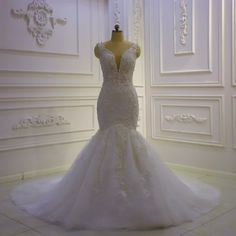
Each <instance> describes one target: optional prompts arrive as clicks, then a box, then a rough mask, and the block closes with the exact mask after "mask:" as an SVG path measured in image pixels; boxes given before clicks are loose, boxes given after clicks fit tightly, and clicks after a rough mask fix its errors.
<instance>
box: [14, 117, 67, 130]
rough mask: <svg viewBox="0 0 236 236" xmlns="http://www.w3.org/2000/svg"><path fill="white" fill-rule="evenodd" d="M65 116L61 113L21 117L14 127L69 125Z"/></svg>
mask: <svg viewBox="0 0 236 236" xmlns="http://www.w3.org/2000/svg"><path fill="white" fill-rule="evenodd" d="M69 124H70V122H68V121H67V120H66V119H65V118H64V117H63V116H60V115H36V116H30V117H26V118H23V119H21V120H20V121H19V122H18V123H17V124H16V125H13V126H12V129H14V130H16V129H27V128H38V127H50V126H62V125H69Z"/></svg>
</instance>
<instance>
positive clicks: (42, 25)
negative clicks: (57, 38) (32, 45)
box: [11, 0, 67, 46]
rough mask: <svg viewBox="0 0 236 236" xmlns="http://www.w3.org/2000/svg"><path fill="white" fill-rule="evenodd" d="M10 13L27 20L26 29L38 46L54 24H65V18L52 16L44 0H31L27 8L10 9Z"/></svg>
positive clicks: (51, 11)
mask: <svg viewBox="0 0 236 236" xmlns="http://www.w3.org/2000/svg"><path fill="white" fill-rule="evenodd" d="M11 12H12V15H13V16H15V17H19V18H24V19H25V20H26V22H27V27H28V31H29V32H30V33H31V34H32V36H33V37H34V38H35V39H36V42H37V43H38V45H40V46H44V45H45V43H46V42H47V40H48V39H49V37H50V36H52V34H53V30H54V27H55V25H56V24H60V25H65V24H66V23H67V19H66V18H63V19H62V18H55V17H53V16H52V15H53V9H52V7H51V6H49V5H48V4H47V3H46V1H45V0H33V1H32V2H31V3H29V4H28V6H27V10H23V9H19V10H15V9H11Z"/></svg>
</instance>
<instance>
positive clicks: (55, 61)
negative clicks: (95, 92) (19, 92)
mask: <svg viewBox="0 0 236 236" xmlns="http://www.w3.org/2000/svg"><path fill="white" fill-rule="evenodd" d="M13 2H14V1H13ZM29 2H32V0H31V1H28V3H29ZM47 2H49V3H50V5H52V2H51V1H47ZM53 2H54V1H53ZM4 4H5V5H4V6H3V7H2V8H0V15H1V19H4V21H3V20H2V21H0V28H2V29H6V30H4V31H3V34H1V35H0V86H2V87H8V86H9V87H14V86H17V87H18V86H21V87H24V86H31V87H38V86H46V87H47V86H53V85H55V86H58V87H62V86H67V87H74V86H77V87H86V86H87V87H100V86H101V77H100V67H99V61H98V60H97V58H96V57H95V56H94V53H93V50H92V49H93V48H94V46H95V45H96V43H97V42H99V41H101V37H104V36H103V35H104V32H105V30H107V25H106V24H104V22H107V13H106V12H105V11H106V9H107V6H106V0H95V1H94V0H88V1H83V0H71V1H70V4H66V8H65V6H64V5H65V2H64V1H63V0H58V1H56V2H55V4H53V5H52V6H53V9H54V12H58V14H60V15H61V16H62V18H63V17H64V16H66V17H67V15H66V14H67V12H70V16H69V20H68V21H67V23H66V26H65V27H58V28H54V30H53V32H54V33H53V37H51V38H50V40H48V41H47V43H46V44H45V45H44V46H43V47H42V46H41V47H39V46H38V45H37V44H36V43H32V38H31V37H28V35H27V34H25V32H26V31H27V30H26V25H25V24H24V21H23V20H21V21H22V22H21V21H19V22H17V21H16V20H15V19H14V18H13V17H12V15H11V14H9V13H10V12H11V9H24V2H23V3H22V1H18V2H17V3H16V4H12V1H6V2H5V3H4ZM64 8H65V10H66V11H65V10H64ZM15 11H17V10H15ZM18 11H20V10H18ZM26 11H27V10H26ZM16 17H17V16H16ZM52 17H54V16H52ZM55 19H57V18H56V17H55V18H54V23H55ZM84 22H87V24H88V27H86V28H84V29H83V30H80V29H81V28H83V27H84V25H83V24H84ZM33 23H34V22H33ZM48 24H49V25H50V22H49V21H48ZM16 28H17V30H16ZM62 29H63V30H62ZM16 32H17V37H15V34H16ZM99 37H100V39H99Z"/></svg>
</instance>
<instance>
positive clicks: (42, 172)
mask: <svg viewBox="0 0 236 236" xmlns="http://www.w3.org/2000/svg"><path fill="white" fill-rule="evenodd" d="M166 164H167V165H168V167H169V168H170V169H172V170H177V171H186V172H191V173H197V174H202V175H206V176H218V177H223V178H230V179H235V180H236V173H231V172H224V171H218V170H210V169H204V168H198V167H193V166H186V165H180V164H174V163H170V162H166ZM69 168H70V165H64V166H57V167H55V168H49V169H42V170H35V171H28V172H23V173H19V174H15V175H8V176H3V177H0V184H1V183H7V182H14V181H20V180H25V179H30V178H36V177H40V176H46V175H53V174H57V173H63V172H65V171H67V170H68V169H69Z"/></svg>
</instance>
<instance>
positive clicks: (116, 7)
mask: <svg viewBox="0 0 236 236" xmlns="http://www.w3.org/2000/svg"><path fill="white" fill-rule="evenodd" d="M114 22H115V25H120V6H119V3H118V0H114Z"/></svg>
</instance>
